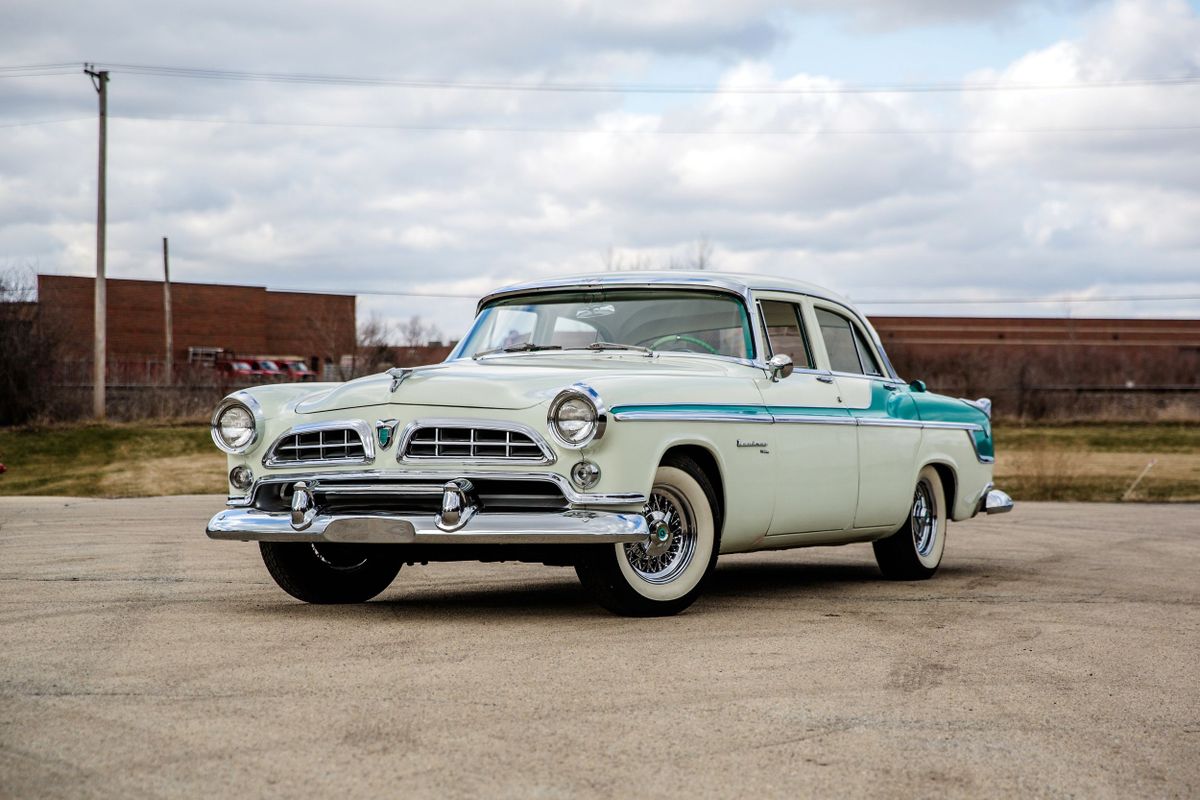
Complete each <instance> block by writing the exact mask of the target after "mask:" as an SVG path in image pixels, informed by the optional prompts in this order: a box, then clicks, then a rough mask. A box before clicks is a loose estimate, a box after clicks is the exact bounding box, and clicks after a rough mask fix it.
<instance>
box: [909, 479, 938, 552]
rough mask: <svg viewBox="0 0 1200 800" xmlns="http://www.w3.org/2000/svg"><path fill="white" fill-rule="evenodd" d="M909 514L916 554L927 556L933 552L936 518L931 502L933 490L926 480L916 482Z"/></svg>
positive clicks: (935, 508) (935, 536) (935, 511)
mask: <svg viewBox="0 0 1200 800" xmlns="http://www.w3.org/2000/svg"><path fill="white" fill-rule="evenodd" d="M910 516H911V520H912V525H911V527H912V534H913V546H914V547H916V549H917V555H920V556H922V557H924V556H928V555H929V554H930V553H932V552H933V545H934V541H935V539H936V538H937V526H938V518H937V506H935V505H934V503H933V491H932V489H931V488H930V486H929V484H928V482H926V481H921V482H920V483H918V484H917V490H916V492H914V493H913V505H912V513H911V515H910Z"/></svg>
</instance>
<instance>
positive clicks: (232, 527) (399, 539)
mask: <svg viewBox="0 0 1200 800" xmlns="http://www.w3.org/2000/svg"><path fill="white" fill-rule="evenodd" d="M207 533H208V536H209V537H210V538H212V539H233V540H237V541H257V542H353V543H359V544H620V543H623V542H624V543H631V542H644V541H646V537H647V536H648V535H649V529H648V528H647V526H646V518H645V517H643V516H642V515H641V514H621V513H614V512H598V511H564V512H558V513H549V514H487V513H482V512H481V513H479V514H476V515H474V516H472V517H471V518H470V519H468V520H466V521H465V522H464V523H463V525H462V527H460V528H459V529H457V530H454V531H446V530H442V529H441V528H439V527H438V526H437V523H436V521H435V518H434V517H431V516H421V515H417V516H411V515H409V516H399V515H395V516H394V515H387V514H345V515H327V514H318V515H316V516H315V517H313V518H312V520H311V521H310V522H309V524H308V526H307V527H305V528H304V530H299V531H298V530H296V529H294V528H293V527H292V522H291V515H290V513H288V512H266V511H259V510H257V509H253V508H242V509H226V510H225V511H221V512H220V513H218V514H217V515H216V516H214V517H213V518H212V519H211V520H210V521H209V523H208V528H207Z"/></svg>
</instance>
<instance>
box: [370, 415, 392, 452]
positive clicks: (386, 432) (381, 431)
mask: <svg viewBox="0 0 1200 800" xmlns="http://www.w3.org/2000/svg"><path fill="white" fill-rule="evenodd" d="M375 436H376V437H377V438H378V439H379V447H380V448H381V449H383V450H387V449H388V447H389V446H390V445H391V443H392V439H394V438H396V420H394V419H377V420H375Z"/></svg>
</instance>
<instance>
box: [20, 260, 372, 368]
mask: <svg viewBox="0 0 1200 800" xmlns="http://www.w3.org/2000/svg"><path fill="white" fill-rule="evenodd" d="M37 281H38V305H39V306H40V309H41V312H42V314H43V315H44V316H43V319H45V320H46V321H47V322H48V323H49V324H51V325H52V326H53V327H54V328H55V329H56V330H58V331H59V333H60V336H61V341H62V342H63V344H64V348H65V350H64V352H63V358H64V359H66V360H75V361H79V362H82V361H90V360H91V355H92V336H93V308H94V302H95V300H94V292H95V280H94V279H93V278H79V277H70V276H64V275H38V279H37ZM107 308H108V326H107V331H108V333H107V346H108V358H109V360H110V362H112V363H115V364H122V363H136V362H142V363H155V362H162V361H163V360H165V346H166V345H165V342H166V335H165V320H164V313H163V284H162V283H161V282H160V281H137V280H114V279H109V280H108V281H107ZM171 313H172V325H171V327H172V331H173V343H172V344H173V349H174V354H173V355H174V362H175V363H176V364H180V365H182V364H186V363H187V362H188V354H189V348H207V349H220V350H224V351H225V352H226V353H228V354H230V355H240V356H256V355H257V356H295V357H298V358H302V359H304V360H305V361H307V362H309V364H310V366H311V367H313V369H315V370H317V371H318V372H321V371H323V370H322V368H323V367H324V366H325V365H328V364H337V363H339V362H340V360H341V359H342V357H343V356H347V355H351V354H353V353H354V351H355V316H354V315H355V298H354V296H353V295H334V294H308V293H299V292H276V291H269V290H267V289H265V288H263V287H260V286H227V285H220V284H206V283H175V282H172V283H171Z"/></svg>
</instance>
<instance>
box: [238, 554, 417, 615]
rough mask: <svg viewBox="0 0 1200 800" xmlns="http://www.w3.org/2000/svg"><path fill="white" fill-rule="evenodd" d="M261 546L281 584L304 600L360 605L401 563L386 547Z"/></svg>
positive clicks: (384, 585)
mask: <svg viewBox="0 0 1200 800" xmlns="http://www.w3.org/2000/svg"><path fill="white" fill-rule="evenodd" d="M259 548H260V549H261V551H262V557H263V563H264V564H266V565H267V572H269V573H271V577H272V578H274V579H275V583H277V584H279V588H280V589H283V590H284V591H285V592H287V593H288V594H290V595H291V596H292V597H295V598H296V599H297V600H303V601H304V602H306V603H320V604H327V603H364V602H366V601H367V600H370V599H371V598H372V597H374V596H375V595H377V594H379V593H380V592H382V591H383V590H384V589H386V588H387V587H388V585H389V584H391V582H392V581H393V580H394V579H395V578H396V574H397V573H398V572H400V567H401V565H402V564H403V563H404V562H403V560H402V558H401V557H400V554H399V553H397V552H396V551H395V550H394V549H393V548H392V547H390V546H388V545H364V544H329V543H325V542H259Z"/></svg>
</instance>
